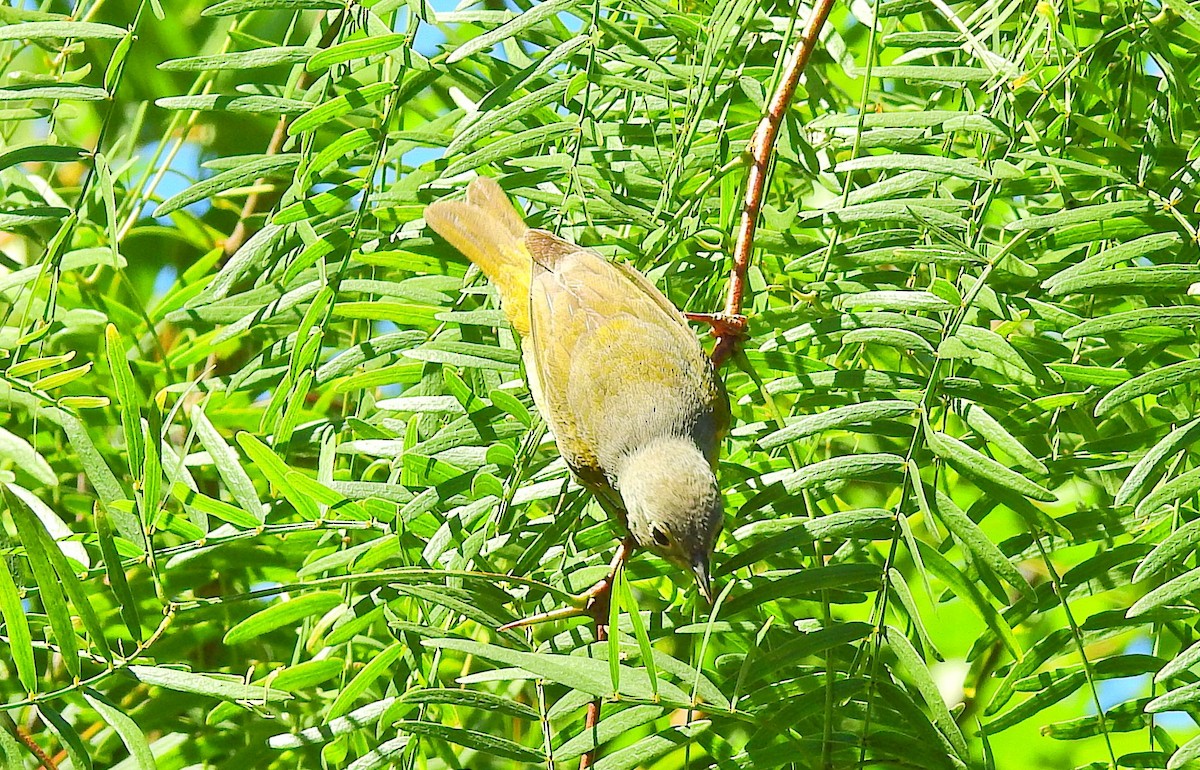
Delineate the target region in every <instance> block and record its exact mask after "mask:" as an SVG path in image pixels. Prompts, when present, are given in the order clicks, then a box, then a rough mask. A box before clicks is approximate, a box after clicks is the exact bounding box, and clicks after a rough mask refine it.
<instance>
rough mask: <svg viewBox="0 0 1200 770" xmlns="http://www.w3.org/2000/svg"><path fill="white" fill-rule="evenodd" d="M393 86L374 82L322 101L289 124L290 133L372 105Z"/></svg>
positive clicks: (389, 91)
mask: <svg viewBox="0 0 1200 770" xmlns="http://www.w3.org/2000/svg"><path fill="white" fill-rule="evenodd" d="M393 88H394V86H393V85H392V84H391V83H372V84H371V85H367V86H362V87H361V88H355V89H352V90H350V91H347V92H346V93H344V94H342V95H340V96H336V97H334V98H333V99H330V100H328V101H325V102H322V103H321V104H318V105H317V106H315V107H312V108H310V109H308V111H307V112H305V113H304V114H303V115H301V116H300V117H298V118H296V119H295V120H294V121H292V124H291V125H290V126H288V135H289V136H296V135H298V134H302V133H304V132H305V131H310V130H312V129H314V128H318V127H320V126H323V125H325V124H326V123H328V122H330V121H331V120H334V119H336V118H340V117H342V116H343V115H349V114H350V113H351V112H354V111H355V110H358V109H361V108H363V107H367V106H370V105H372V104H374V103H375V102H377V101H379V100H380V99H382V98H383V97H385V96H387V95H388V94H389V93H391V92H392V90H393Z"/></svg>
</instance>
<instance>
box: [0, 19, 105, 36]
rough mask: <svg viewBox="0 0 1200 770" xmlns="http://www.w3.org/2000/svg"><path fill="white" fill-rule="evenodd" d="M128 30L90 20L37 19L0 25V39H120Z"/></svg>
mask: <svg viewBox="0 0 1200 770" xmlns="http://www.w3.org/2000/svg"><path fill="white" fill-rule="evenodd" d="M128 32H129V30H127V29H124V28H122V27H114V26H112V25H111V24H99V23H97V22H89V21H35V22H25V23H24V24H10V25H8V26H6V27H0V40H67V39H74V40H119V39H120V38H123V37H125V35H126V34H128Z"/></svg>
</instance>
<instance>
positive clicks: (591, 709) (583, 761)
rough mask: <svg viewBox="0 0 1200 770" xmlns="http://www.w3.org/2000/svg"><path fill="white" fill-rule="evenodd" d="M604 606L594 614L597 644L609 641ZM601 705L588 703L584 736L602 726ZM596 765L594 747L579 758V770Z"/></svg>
mask: <svg viewBox="0 0 1200 770" xmlns="http://www.w3.org/2000/svg"><path fill="white" fill-rule="evenodd" d="M602 604H603V605H604V606H603V607H597V608H596V611H595V612H593V613H592V617H593V619H594V620H595V627H596V641H597V642H607V641H608V626H607V625H606V624H607V623H608V619H607V618H605V619H604V620H601V618H602V617H604V616H605V615H607V614H608V601H604V602H602ZM600 704H601V700H600V699H599V698H596V699H595V700H593V701H589V702H588V705H587V714H586V715H585V716H584V718H583V731H584V734H587V733H591V732H593V731H594V730H595V729H596V725H598V724H600ZM595 763H596V749H595V748H594V747H593V748H591V749H589V750H588V751H586V752H584V754H583V756H582V757H580V758H579V770H588V768H590V767H591V766H592V765H594V764H595Z"/></svg>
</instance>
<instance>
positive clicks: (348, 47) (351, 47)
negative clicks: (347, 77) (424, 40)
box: [304, 33, 408, 72]
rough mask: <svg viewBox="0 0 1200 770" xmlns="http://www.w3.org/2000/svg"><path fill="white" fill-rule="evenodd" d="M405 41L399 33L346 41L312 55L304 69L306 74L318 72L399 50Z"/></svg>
mask: <svg viewBox="0 0 1200 770" xmlns="http://www.w3.org/2000/svg"><path fill="white" fill-rule="evenodd" d="M406 40H408V35H405V34H399V33H395V34H391V35H378V36H372V37H364V38H360V39H358V40H348V41H346V42H344V43H338V44H337V45H334V46H330V47H329V48H326V49H325V50H323V51H318V52H316V53H314V54H313V56H312V58H311V59H309V60H308V63H307V64H306V65H304V69H305V70H307V71H308V72H320V71H322V70H327V69H329V68H330V67H332V66H333V65H335V64H341V63H342V62H348V61H351V60H353V59H366V58H369V57H371V56H374V55H375V54H378V53H386V52H388V51H391V50H392V49H394V48H399V47H400V46H401V45H403V44H404V42H405V41H406Z"/></svg>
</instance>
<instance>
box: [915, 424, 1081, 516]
mask: <svg viewBox="0 0 1200 770" xmlns="http://www.w3.org/2000/svg"><path fill="white" fill-rule="evenodd" d="M925 437H926V440H928V442H929V448H930V449H932V450H933V453H934V454H935V455H937V456H938V457H940V458H942V459H943V460H945V461H946V462H948V463H950V464H952V465H954V466H955V467H956V468H958V469H959V470H960V471H962V472H963V473H965V474H966V475H968V476H970V477H972V478H975V479H981V480H983V481H987V482H990V483H992V484H996V485H998V486H1000V487H1002V488H1004V489H1011V490H1013V491H1014V492H1017V493H1018V494H1022V495H1024V496H1026V497H1032V498H1033V499H1034V500H1043V501H1046V502H1053V501H1055V500H1057V499H1058V497H1057V496H1056V495H1055V494H1054V493H1053V492H1051V491H1050V490H1048V489H1046V488H1045V487H1043V486H1041V485H1040V484H1035V483H1034V482H1032V481H1030V480H1029V479H1027V478H1025V477H1024V476H1022V475H1021V474H1019V473H1017V472H1016V471H1014V470H1013V469H1011V468H1009V467H1008V466H1006V465H1001V464H1000V463H998V462H996V461H995V460H993V459H992V458H990V457H988V456H986V455H984V454H982V453H980V452H978V451H977V450H975V449H972V448H971V447H969V446H967V445H966V444H964V443H963V442H961V441H959V440H958V439H956V438H954V437H952V436H948V435H946V434H945V433H939V432H938V431H935V430H933V428H931V427H930V426H929V423H928V422H926V423H925Z"/></svg>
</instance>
